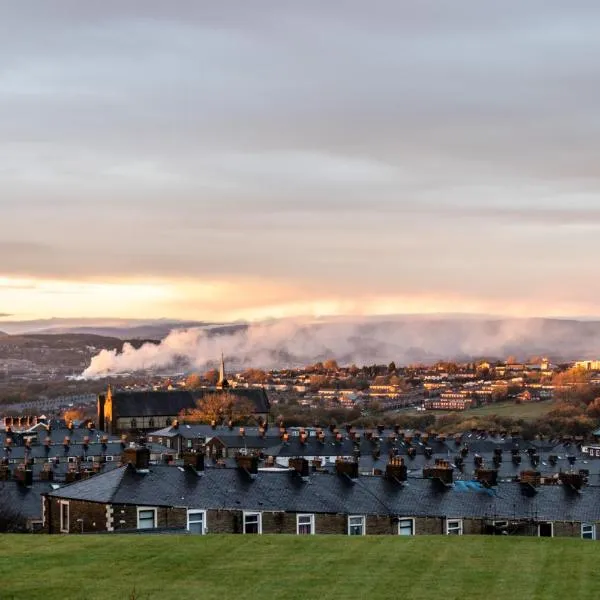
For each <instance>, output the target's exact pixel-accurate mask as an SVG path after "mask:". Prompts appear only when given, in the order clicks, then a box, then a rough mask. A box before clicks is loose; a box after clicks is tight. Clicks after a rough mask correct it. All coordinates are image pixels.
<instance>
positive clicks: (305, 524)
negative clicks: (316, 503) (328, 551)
mask: <svg viewBox="0 0 600 600" xmlns="http://www.w3.org/2000/svg"><path fill="white" fill-rule="evenodd" d="M296 533H297V534H298V535H314V533H315V515H296Z"/></svg>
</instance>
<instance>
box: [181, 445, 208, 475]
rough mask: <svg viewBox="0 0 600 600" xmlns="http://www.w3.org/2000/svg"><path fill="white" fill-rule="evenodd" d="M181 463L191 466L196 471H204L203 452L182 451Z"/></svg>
mask: <svg viewBox="0 0 600 600" xmlns="http://www.w3.org/2000/svg"><path fill="white" fill-rule="evenodd" d="M183 464H184V466H186V467H191V468H192V469H193V470H194V471H196V473H203V472H204V454H203V453H202V452H194V451H191V450H189V451H187V452H184V453H183Z"/></svg>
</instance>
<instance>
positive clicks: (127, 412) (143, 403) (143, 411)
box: [112, 388, 269, 417]
mask: <svg viewBox="0 0 600 600" xmlns="http://www.w3.org/2000/svg"><path fill="white" fill-rule="evenodd" d="M218 391H220V390H215V389H206V390H194V391H193V392H190V391H186V390H171V391H152V390H146V391H134V392H128V391H118V392H113V393H112V404H113V413H114V414H115V415H117V416H119V417H158V416H162V417H168V416H171V415H176V414H179V413H180V412H181V411H182V410H186V409H190V408H194V407H195V405H196V401H197V400H198V399H200V398H203V397H204V396H207V395H209V394H214V393H216V392H218ZM227 393H228V394H232V395H234V396H236V397H238V398H243V399H246V400H249V401H250V402H252V403H253V405H254V409H255V412H257V413H268V412H269V399H268V398H267V394H266V392H265V390H263V389H262V388H250V389H246V388H228V389H227Z"/></svg>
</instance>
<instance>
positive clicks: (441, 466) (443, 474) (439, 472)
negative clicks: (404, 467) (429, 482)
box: [423, 458, 454, 486]
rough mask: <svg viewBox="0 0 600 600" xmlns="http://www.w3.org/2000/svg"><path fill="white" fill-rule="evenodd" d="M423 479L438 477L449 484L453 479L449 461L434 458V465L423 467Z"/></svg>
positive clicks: (445, 483)
mask: <svg viewBox="0 0 600 600" xmlns="http://www.w3.org/2000/svg"><path fill="white" fill-rule="evenodd" d="M423 478H424V479H438V480H439V481H441V482H442V483H443V484H444V485H446V486H449V485H451V484H452V482H453V481H454V479H453V469H452V467H451V466H450V463H449V462H448V461H447V460H445V459H443V458H436V459H435V465H433V466H431V467H425V468H424V469H423Z"/></svg>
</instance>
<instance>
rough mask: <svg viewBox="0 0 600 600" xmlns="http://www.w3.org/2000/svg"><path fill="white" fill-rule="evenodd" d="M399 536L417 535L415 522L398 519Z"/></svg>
mask: <svg viewBox="0 0 600 600" xmlns="http://www.w3.org/2000/svg"><path fill="white" fill-rule="evenodd" d="M398 535H415V520H414V519H398Z"/></svg>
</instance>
